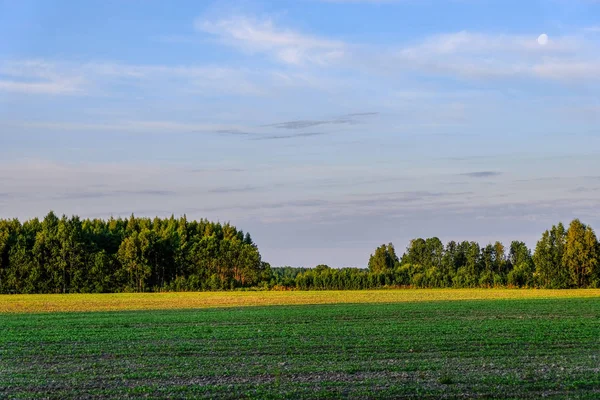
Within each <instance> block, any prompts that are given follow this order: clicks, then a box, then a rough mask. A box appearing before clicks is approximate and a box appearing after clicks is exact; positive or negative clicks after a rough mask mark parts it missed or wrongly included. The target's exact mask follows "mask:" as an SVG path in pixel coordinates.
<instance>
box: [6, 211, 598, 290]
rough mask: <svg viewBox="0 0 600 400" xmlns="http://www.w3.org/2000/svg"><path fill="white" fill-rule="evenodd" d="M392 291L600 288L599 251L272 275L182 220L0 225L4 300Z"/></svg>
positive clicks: (421, 246) (497, 250)
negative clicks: (9, 296) (18, 296)
mask: <svg viewBox="0 0 600 400" xmlns="http://www.w3.org/2000/svg"><path fill="white" fill-rule="evenodd" d="M384 287H415V288H449V287H456V288H473V287H539V288H587V287H600V244H599V243H598V239H597V238H596V235H595V233H594V231H593V229H592V228H591V227H590V226H588V225H585V224H583V223H581V222H580V221H579V220H574V221H572V222H571V224H570V225H569V227H568V229H566V228H565V227H564V226H563V224H562V223H559V224H558V225H555V226H553V227H552V228H551V229H549V230H547V231H545V232H544V233H543V235H542V237H541V239H540V240H539V241H538V243H537V245H536V247H535V250H534V252H533V254H532V252H531V250H530V249H529V248H528V247H527V246H526V245H525V243H523V242H520V241H513V242H512V243H511V244H510V246H509V247H508V248H505V246H504V245H503V244H502V243H500V242H495V243H490V244H488V245H486V246H485V247H481V246H480V245H479V244H478V243H477V242H472V241H463V242H455V241H450V242H449V243H447V244H446V245H444V244H443V243H442V242H441V241H440V239H438V238H436V237H433V238H427V239H421V238H418V239H414V240H412V241H411V242H410V243H409V245H408V247H407V248H406V251H405V252H404V253H403V255H402V256H401V257H398V256H397V254H396V251H395V248H394V246H393V244H391V243H390V244H387V245H385V244H384V245H381V246H379V247H378V248H377V249H375V251H374V253H373V254H371V257H370V259H369V263H368V266H367V268H341V269H334V268H330V267H328V266H327V265H318V266H316V267H314V268H292V267H281V268H271V267H270V265H269V264H268V263H266V262H263V261H262V260H261V255H260V253H259V250H258V247H257V246H256V245H255V243H254V242H253V240H252V238H251V236H250V234H248V233H244V232H243V231H241V230H238V229H236V228H235V227H234V226H232V225H230V224H221V223H214V222H209V221H207V220H199V221H188V220H187V219H186V217H181V218H174V217H171V218H165V219H161V218H154V219H149V218H136V217H135V216H133V215H132V216H131V217H130V218H127V219H121V218H118V219H115V218H110V219H108V220H101V219H80V218H79V217H76V216H73V217H70V218H67V217H66V216H62V217H61V218H59V217H58V216H56V215H55V214H54V213H53V212H50V213H49V214H48V215H46V217H45V218H44V219H43V220H39V219H37V218H34V219H31V220H28V221H25V222H23V223H21V222H20V221H19V220H17V219H12V220H0V293H103V292H147V291H199V290H232V289H243V288H260V289H298V290H326V289H339V290H344V289H375V288H384Z"/></svg>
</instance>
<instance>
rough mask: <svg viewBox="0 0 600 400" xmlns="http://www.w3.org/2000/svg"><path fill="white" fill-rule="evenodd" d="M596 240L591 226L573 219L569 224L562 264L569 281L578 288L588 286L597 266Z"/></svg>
mask: <svg viewBox="0 0 600 400" xmlns="http://www.w3.org/2000/svg"><path fill="white" fill-rule="evenodd" d="M598 261H599V258H598V240H597V239H596V234H595V233H594V231H593V230H592V228H591V227H589V226H586V225H584V224H582V223H581V221H579V220H578V219H575V220H573V221H572V222H571V224H570V225H569V229H568V230H567V238H566V243H565V249H564V255H563V264H564V265H565V267H566V268H567V269H568V271H569V273H570V276H571V282H572V283H573V284H574V285H575V286H576V287H579V288H585V287H588V286H589V285H590V283H591V279H592V277H593V276H594V275H595V274H596V270H597V268H598Z"/></svg>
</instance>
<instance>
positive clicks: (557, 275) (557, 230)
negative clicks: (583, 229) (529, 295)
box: [533, 223, 572, 288]
mask: <svg viewBox="0 0 600 400" xmlns="http://www.w3.org/2000/svg"><path fill="white" fill-rule="evenodd" d="M566 240H567V233H566V230H565V227H564V225H563V224H562V223H559V224H558V225H555V226H552V229H550V230H549V231H545V232H544V233H543V234H542V238H541V239H540V240H539V241H538V243H537V245H536V246H535V252H534V254H533V262H534V264H535V279H536V281H537V284H538V285H539V286H542V287H545V288H567V287H569V286H571V282H572V280H571V277H570V276H569V270H568V269H567V268H566V267H565V265H564V251H565V245H566Z"/></svg>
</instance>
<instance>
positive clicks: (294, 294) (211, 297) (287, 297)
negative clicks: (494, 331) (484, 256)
mask: <svg viewBox="0 0 600 400" xmlns="http://www.w3.org/2000/svg"><path fill="white" fill-rule="evenodd" d="M573 297H600V289H574V290H538V289H401V290H360V291H334V290H331V291H309V292H305V291H288V292H285V291H281V292H279V291H272V292H204V293H117V294H66V295H63V294H51V295H48V294H40V295H38V294H31V295H0V313H34V312H64V311H119V310H160V309H184V308H215V307H244V306H268V305H293V304H335V303H397V302H414V301H455V300H491V299H546V298H573Z"/></svg>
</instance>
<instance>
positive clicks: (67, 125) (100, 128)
mask: <svg viewBox="0 0 600 400" xmlns="http://www.w3.org/2000/svg"><path fill="white" fill-rule="evenodd" d="M2 125H4V126H10V127H20V128H35V129H45V130H46V129H49V130H61V131H84V132H86V131H89V132H129V133H223V134H226V133H230V134H234V133H235V132H244V131H246V130H247V127H243V126H239V125H225V124H223V125H221V124H198V123H183V122H177V121H148V120H144V121H116V122H112V123H80V122H65V121H62V122H61V121H59V122H56V121H43V122H35V121H15V122H4V123H3V124H2Z"/></svg>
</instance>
